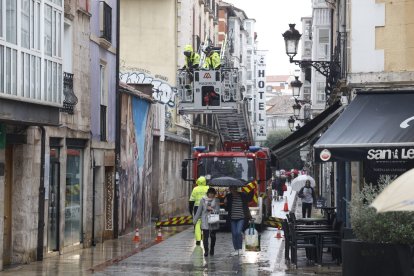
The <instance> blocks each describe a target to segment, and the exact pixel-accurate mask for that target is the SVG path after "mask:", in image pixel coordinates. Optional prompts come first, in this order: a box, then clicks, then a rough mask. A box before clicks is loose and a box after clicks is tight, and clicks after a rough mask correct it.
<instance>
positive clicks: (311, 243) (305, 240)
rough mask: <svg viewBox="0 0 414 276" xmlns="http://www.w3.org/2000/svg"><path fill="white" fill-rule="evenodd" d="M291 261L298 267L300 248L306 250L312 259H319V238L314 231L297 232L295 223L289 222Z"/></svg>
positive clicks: (309, 258) (308, 256)
mask: <svg viewBox="0 0 414 276" xmlns="http://www.w3.org/2000/svg"><path fill="white" fill-rule="evenodd" d="M289 236H290V238H291V242H290V252H291V261H292V263H293V264H294V265H295V267H297V262H298V249H305V250H306V257H307V259H308V260H311V261H316V262H317V261H318V260H319V252H318V251H319V250H318V239H317V236H316V235H313V234H312V233H300V231H299V232H296V230H295V227H294V225H293V224H289Z"/></svg>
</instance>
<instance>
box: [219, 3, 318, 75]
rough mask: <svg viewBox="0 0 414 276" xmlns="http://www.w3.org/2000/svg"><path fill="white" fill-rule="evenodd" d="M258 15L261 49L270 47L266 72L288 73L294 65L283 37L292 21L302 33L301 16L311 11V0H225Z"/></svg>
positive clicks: (248, 13)
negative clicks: (290, 60) (291, 62)
mask: <svg viewBox="0 0 414 276" xmlns="http://www.w3.org/2000/svg"><path fill="white" fill-rule="evenodd" d="M224 1H225V2H227V3H231V4H233V5H234V6H236V7H238V8H240V9H242V10H244V11H245V13H246V15H247V16H248V17H249V18H254V19H256V27H255V29H256V30H255V31H256V32H257V40H258V49H259V50H268V52H267V72H266V75H289V74H290V73H292V74H293V71H294V69H295V68H298V67H297V66H294V65H292V64H290V63H289V57H288V56H287V55H286V52H285V44H284V40H283V37H282V33H284V32H285V31H286V30H287V29H288V28H289V25H288V24H289V23H296V29H297V30H299V31H300V33H302V31H301V30H302V24H301V18H302V17H307V16H311V15H312V9H311V6H312V0H224Z"/></svg>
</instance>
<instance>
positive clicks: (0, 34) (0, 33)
mask: <svg viewBox="0 0 414 276" xmlns="http://www.w3.org/2000/svg"><path fill="white" fill-rule="evenodd" d="M0 37H3V1H0Z"/></svg>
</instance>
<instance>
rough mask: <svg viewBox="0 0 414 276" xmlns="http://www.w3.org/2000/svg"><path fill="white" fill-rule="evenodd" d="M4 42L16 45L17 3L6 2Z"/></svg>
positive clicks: (11, 0) (7, 0)
mask: <svg viewBox="0 0 414 276" xmlns="http://www.w3.org/2000/svg"><path fill="white" fill-rule="evenodd" d="M6 40H7V42H10V43H14V44H16V43H17V1H16V0H6Z"/></svg>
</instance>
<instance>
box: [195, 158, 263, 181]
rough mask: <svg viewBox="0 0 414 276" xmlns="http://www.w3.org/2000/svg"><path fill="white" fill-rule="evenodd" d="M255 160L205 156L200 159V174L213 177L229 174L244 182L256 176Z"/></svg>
mask: <svg viewBox="0 0 414 276" xmlns="http://www.w3.org/2000/svg"><path fill="white" fill-rule="evenodd" d="M254 166H255V165H254V160H253V159H252V158H246V157H205V158H202V159H200V160H199V163H198V171H199V175H210V176H211V179H214V178H217V177H223V176H228V177H232V178H235V179H238V180H241V181H243V182H246V183H248V182H251V181H253V180H254V177H255V169H254Z"/></svg>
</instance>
